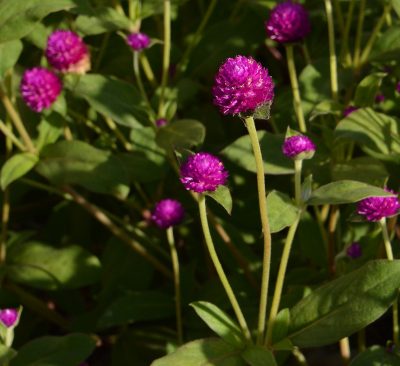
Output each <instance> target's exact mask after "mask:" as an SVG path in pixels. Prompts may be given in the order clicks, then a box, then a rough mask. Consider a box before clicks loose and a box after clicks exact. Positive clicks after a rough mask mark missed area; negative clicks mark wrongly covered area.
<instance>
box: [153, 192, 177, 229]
mask: <svg viewBox="0 0 400 366" xmlns="http://www.w3.org/2000/svg"><path fill="white" fill-rule="evenodd" d="M184 216H185V210H184V209H183V206H182V205H181V204H180V202H179V201H176V200H173V199H170V198H167V199H164V200H161V201H159V202H157V204H156V205H155V207H154V210H153V212H152V215H151V219H152V221H153V222H154V223H155V224H156V225H157V226H158V227H159V228H161V229H168V228H169V227H171V226H176V225H179V224H180V223H181V222H182V220H183V218H184Z"/></svg>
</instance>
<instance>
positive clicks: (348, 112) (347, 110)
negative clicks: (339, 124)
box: [343, 105, 359, 117]
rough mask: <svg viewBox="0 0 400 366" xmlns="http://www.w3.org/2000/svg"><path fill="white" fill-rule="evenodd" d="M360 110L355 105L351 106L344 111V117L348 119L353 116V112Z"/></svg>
mask: <svg viewBox="0 0 400 366" xmlns="http://www.w3.org/2000/svg"><path fill="white" fill-rule="evenodd" d="M358 109H359V108H358V107H356V106H354V105H349V106H348V107H346V108H345V109H344V111H343V117H347V116H349V115H350V114H352V113H353V112H355V111H356V110H358Z"/></svg>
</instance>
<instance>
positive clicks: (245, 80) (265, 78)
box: [212, 56, 274, 114]
mask: <svg viewBox="0 0 400 366" xmlns="http://www.w3.org/2000/svg"><path fill="white" fill-rule="evenodd" d="M212 93H213V96H214V104H215V105H216V106H217V107H218V108H219V109H220V111H221V112H222V113H223V114H239V113H244V112H252V111H254V110H255V109H256V108H257V107H260V106H262V105H264V104H266V103H271V102H272V100H273V99H274V82H273V80H272V78H271V76H270V75H269V74H268V69H266V68H264V67H263V66H262V65H261V64H260V63H259V62H257V61H256V60H254V59H253V58H251V57H245V56H236V57H235V58H228V59H227V60H226V61H225V62H224V63H223V64H222V66H221V67H220V68H219V70H218V73H217V75H216V76H215V83H214V86H213V89H212Z"/></svg>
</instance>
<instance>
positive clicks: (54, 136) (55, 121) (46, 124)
mask: <svg viewBox="0 0 400 366" xmlns="http://www.w3.org/2000/svg"><path fill="white" fill-rule="evenodd" d="M64 125H65V123H64V119H63V118H62V117H61V116H60V115H59V114H58V113H51V114H49V115H48V116H45V117H44V118H43V119H42V120H41V121H40V123H39V125H38V128H37V130H38V138H37V140H36V143H35V145H36V147H37V148H38V150H42V149H43V147H44V146H46V145H48V144H52V143H54V142H56V141H57V140H58V138H59V137H60V136H61V135H62V134H63V130H64Z"/></svg>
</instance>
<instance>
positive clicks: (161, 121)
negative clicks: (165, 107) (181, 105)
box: [156, 118, 168, 127]
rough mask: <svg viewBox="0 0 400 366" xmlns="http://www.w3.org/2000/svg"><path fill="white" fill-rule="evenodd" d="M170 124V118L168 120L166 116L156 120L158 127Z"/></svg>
mask: <svg viewBox="0 0 400 366" xmlns="http://www.w3.org/2000/svg"><path fill="white" fill-rule="evenodd" d="M167 124H168V120H166V119H165V118H159V119H157V120H156V126H157V127H163V126H165V125H167Z"/></svg>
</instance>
